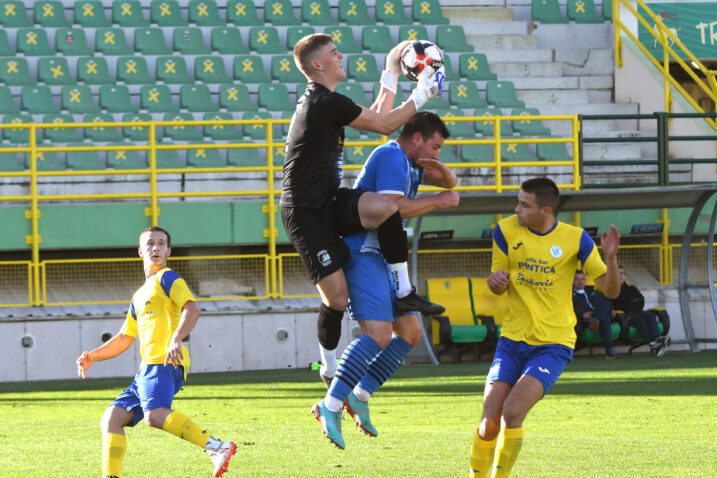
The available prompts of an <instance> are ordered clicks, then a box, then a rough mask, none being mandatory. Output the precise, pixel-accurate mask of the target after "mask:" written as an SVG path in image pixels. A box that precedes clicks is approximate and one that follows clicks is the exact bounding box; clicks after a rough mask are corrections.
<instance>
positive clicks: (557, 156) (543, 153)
mask: <svg viewBox="0 0 717 478" xmlns="http://www.w3.org/2000/svg"><path fill="white" fill-rule="evenodd" d="M536 156H538V159H540V160H543V161H571V160H572V159H573V158H571V157H570V155H569V154H568V149H567V146H566V143H538V144H537V146H536Z"/></svg>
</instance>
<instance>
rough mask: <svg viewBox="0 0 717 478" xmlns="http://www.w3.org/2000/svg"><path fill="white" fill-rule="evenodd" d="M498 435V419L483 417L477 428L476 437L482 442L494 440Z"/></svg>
mask: <svg viewBox="0 0 717 478" xmlns="http://www.w3.org/2000/svg"><path fill="white" fill-rule="evenodd" d="M498 433H500V418H499V417H484V418H483V420H481V422H480V426H479V427H478V436H480V437H481V439H482V440H485V441H490V440H493V439H495V438H496V437H497V436H498Z"/></svg>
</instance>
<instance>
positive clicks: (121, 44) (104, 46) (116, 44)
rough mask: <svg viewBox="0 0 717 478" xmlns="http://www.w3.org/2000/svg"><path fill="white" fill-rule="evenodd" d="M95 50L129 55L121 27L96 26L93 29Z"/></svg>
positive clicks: (129, 51) (106, 53)
mask: <svg viewBox="0 0 717 478" xmlns="http://www.w3.org/2000/svg"><path fill="white" fill-rule="evenodd" d="M95 50H96V51H97V53H101V54H103V55H131V54H132V53H134V52H133V51H132V49H131V48H130V47H129V46H127V38H125V35H124V29H123V28H98V29H97V30H95Z"/></svg>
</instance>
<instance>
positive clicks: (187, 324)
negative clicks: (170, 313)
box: [164, 300, 200, 368]
mask: <svg viewBox="0 0 717 478" xmlns="http://www.w3.org/2000/svg"><path fill="white" fill-rule="evenodd" d="M199 313H200V310H199V306H198V305H197V303H196V302H194V301H191V300H190V301H188V302H187V303H186V304H184V307H183V308H182V318H181V319H180V321H179V325H178V326H177V330H175V331H174V333H173V334H172V338H171V339H170V340H169V347H167V355H166V356H165V357H164V365H167V364H170V363H171V364H172V365H173V366H174V368H177V367H178V366H180V365H182V360H183V359H184V355H183V354H182V340H184V339H185V338H186V337H187V336H188V335H189V333H190V332H191V331H192V329H194V326H195V325H197V320H199Z"/></svg>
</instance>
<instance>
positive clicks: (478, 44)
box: [466, 31, 538, 52]
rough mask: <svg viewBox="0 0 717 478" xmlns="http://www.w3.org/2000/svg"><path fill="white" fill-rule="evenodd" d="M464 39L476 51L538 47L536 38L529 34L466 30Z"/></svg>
mask: <svg viewBox="0 0 717 478" xmlns="http://www.w3.org/2000/svg"><path fill="white" fill-rule="evenodd" d="M466 41H467V42H468V44H469V45H473V47H475V49H476V51H477V52H482V51H483V50H485V49H497V48H538V39H537V38H536V37H534V36H531V35H486V34H484V33H483V32H481V31H479V32H478V33H477V34H473V33H468V32H466Z"/></svg>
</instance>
